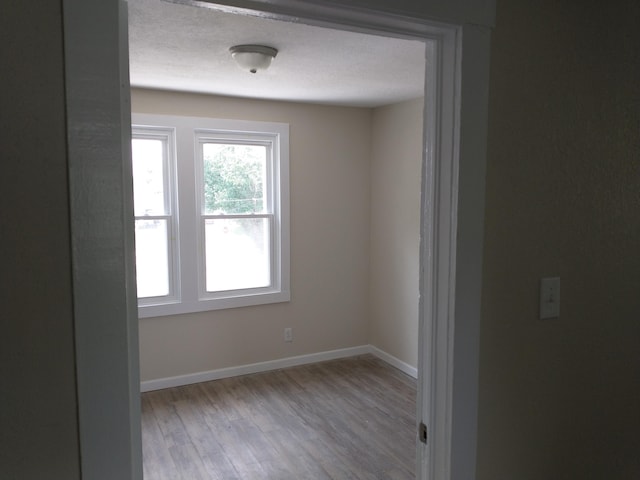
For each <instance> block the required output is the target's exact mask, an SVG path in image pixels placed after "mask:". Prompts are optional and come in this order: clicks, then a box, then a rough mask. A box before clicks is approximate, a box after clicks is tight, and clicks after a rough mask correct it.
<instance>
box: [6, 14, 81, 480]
mask: <svg viewBox="0 0 640 480" xmlns="http://www.w3.org/2000/svg"><path fill="white" fill-rule="evenodd" d="M61 10H62V9H61V2H40V4H39V5H38V8H35V9H34V8H33V5H31V4H25V3H21V2H10V3H7V4H5V5H3V6H2V15H0V43H2V63H3V65H4V66H5V67H6V66H7V65H8V66H9V67H8V68H6V70H4V73H3V74H2V75H0V84H1V90H2V95H0V112H1V113H0V135H1V136H2V141H1V143H2V165H3V167H2V169H3V170H2V174H1V175H0V199H1V203H2V208H1V209H0V225H1V227H0V242H1V245H2V267H1V268H0V305H2V313H1V314H0V325H1V326H2V334H1V335H0V378H2V386H0V425H1V427H0V478H6V479H17V478H19V479H21V480H22V479H24V480H30V479H33V480H39V479H43V478H64V479H69V480H73V479H78V478H80V452H79V439H78V422H77V413H76V409H77V404H76V390H75V359H74V347H73V341H74V337H73V313H72V291H71V289H72V286H71V268H70V252H71V246H70V238H69V205H68V196H69V192H68V184H67V162H66V154H67V151H66V141H65V137H66V131H65V103H64V77H63V68H64V66H63V42H62V11H61ZM9 71H10V74H9V73H8V72H9Z"/></svg>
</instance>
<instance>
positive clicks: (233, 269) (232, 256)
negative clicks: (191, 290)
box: [205, 218, 271, 292]
mask: <svg viewBox="0 0 640 480" xmlns="http://www.w3.org/2000/svg"><path fill="white" fill-rule="evenodd" d="M269 223H270V222H269V219H266V218H235V219H215V220H211V219H208V220H205V257H206V289H207V292H219V291H225V290H238V289H241V288H258V287H268V286H269V285H270V284H271V281H270V278H271V272H270V267H269V238H270V232H269Z"/></svg>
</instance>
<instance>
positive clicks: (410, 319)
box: [369, 99, 424, 367]
mask: <svg viewBox="0 0 640 480" xmlns="http://www.w3.org/2000/svg"><path fill="white" fill-rule="evenodd" d="M423 109H424V101H423V100H422V99H418V100H412V101H410V102H403V103H399V104H395V105H389V106H385V107H380V108H376V109H374V111H373V123H372V136H371V137H372V140H371V141H372V150H371V259H370V264H369V265H370V267H369V275H370V278H369V301H370V315H369V319H370V326H369V328H370V330H369V332H370V333H369V338H370V343H371V344H372V345H374V346H376V347H377V348H379V349H381V350H383V351H384V352H386V353H388V354H390V355H392V356H394V357H395V358H397V359H399V360H401V361H403V362H405V363H407V364H409V365H411V366H412V367H417V365H418V295H419V289H418V266H419V263H420V262H419V254H420V178H421V177H420V176H421V165H422V134H423V128H422V126H423V118H422V117H423Z"/></svg>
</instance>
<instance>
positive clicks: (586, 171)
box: [477, 0, 640, 480]
mask: <svg viewBox="0 0 640 480" xmlns="http://www.w3.org/2000/svg"><path fill="white" fill-rule="evenodd" d="M638 19H640V2H637V0H618V1H614V2H608V3H607V2H558V1H555V0H546V1H538V0H535V1H534V0H509V1H499V2H498V19H497V25H498V26H497V28H496V29H495V32H494V35H493V43H492V51H491V56H492V63H491V72H492V73H491V96H490V123H489V151H488V176H487V206H486V243H485V256H484V291H483V299H482V300H483V313H482V329H481V330H482V334H481V362H480V404H479V422H480V424H479V441H478V467H477V478H478V479H479V480H494V479H516V478H517V479H519V480H533V479H536V480H539V479H543V478H544V479H578V478H580V479H604V478H607V479H619V480H623V479H624V480H631V479H636V478H640V455H639V454H638V452H640V435H638V432H639V431H640V254H639V246H640V193H639V192H640V153H639V152H640V103H639V101H640V50H639V46H640V29H639V28H638ZM549 275H558V276H560V277H561V279H562V296H561V307H560V311H561V316H560V318H559V319H556V320H546V321H541V320H539V319H538V281H539V279H540V277H543V276H549Z"/></svg>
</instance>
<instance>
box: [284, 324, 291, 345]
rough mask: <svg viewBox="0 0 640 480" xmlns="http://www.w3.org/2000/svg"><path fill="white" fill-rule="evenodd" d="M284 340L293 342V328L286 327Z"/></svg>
mask: <svg viewBox="0 0 640 480" xmlns="http://www.w3.org/2000/svg"><path fill="white" fill-rule="evenodd" d="M284 341H285V342H293V329H292V328H289V327H287V328H285V329H284Z"/></svg>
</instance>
